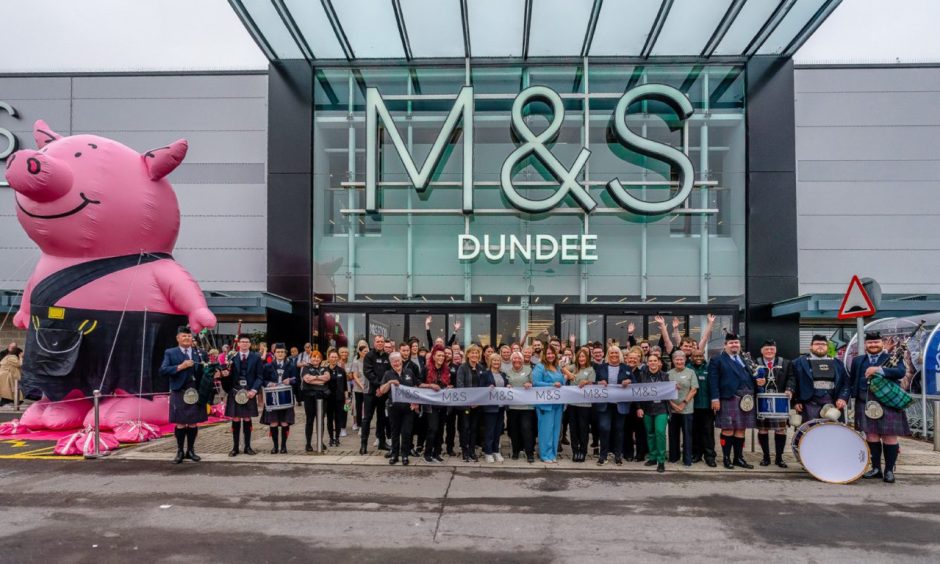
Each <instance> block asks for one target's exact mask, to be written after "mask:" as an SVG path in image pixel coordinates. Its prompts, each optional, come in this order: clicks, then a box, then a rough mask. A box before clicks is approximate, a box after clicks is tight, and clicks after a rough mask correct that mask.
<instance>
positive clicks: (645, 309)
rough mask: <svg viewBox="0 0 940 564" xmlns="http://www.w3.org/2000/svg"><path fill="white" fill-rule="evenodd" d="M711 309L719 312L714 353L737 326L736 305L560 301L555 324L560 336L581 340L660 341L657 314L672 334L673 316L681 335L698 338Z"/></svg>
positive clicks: (713, 338)
mask: <svg viewBox="0 0 940 564" xmlns="http://www.w3.org/2000/svg"><path fill="white" fill-rule="evenodd" d="M709 313H711V314H713V315H715V316H716V320H715V325H714V327H713V329H712V334H711V338H710V339H709V342H708V345H707V348H708V351H709V353H712V352H715V351H720V350H721V343H722V340H723V338H724V334H725V332H727V331H730V330H733V329H734V328H736V327H737V326H738V307H737V306H734V305H730V306H727V305H726V306H696V305H685V306H680V305H679V304H675V305H672V304H659V305H645V304H644V305H639V304H638V305H631V306H621V305H603V304H588V305H569V304H557V305H556V306H555V327H559V328H560V329H561V332H560V333H559V337H561V338H563V339H565V338H568V336H569V335H574V336H575V341H576V342H578V343H586V342H589V341H590V342H594V341H599V342H601V343H605V344H606V343H607V340H608V339H614V340H616V341H617V342H618V343H619V344H620V345H621V346H623V345H624V344H626V343H628V342H629V336H630V335H631V334H632V336H633V338H634V339H636V340H637V341H640V340H642V339H647V340H649V341H650V342H651V343H653V344H657V343H658V342H659V340H660V337H661V334H660V329H659V325H658V324H657V323H656V321H655V318H656V316H657V315H662V316H663V318H664V319H665V321H666V327H667V328H668V330H669V332H670V336H672V323H673V319H678V320H679V333H680V335H682V336H686V335H691V336H692V337H693V338H695V339H696V340H699V339H700V338H701V335H702V330H703V329H704V327H706V324H707V315H708V314H709ZM631 329H632V333H631V331H630V330H631Z"/></svg>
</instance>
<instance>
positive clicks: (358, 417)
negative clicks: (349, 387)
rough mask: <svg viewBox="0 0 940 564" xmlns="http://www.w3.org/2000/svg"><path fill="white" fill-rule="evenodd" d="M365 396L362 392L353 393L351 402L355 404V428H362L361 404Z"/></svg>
mask: <svg viewBox="0 0 940 564" xmlns="http://www.w3.org/2000/svg"><path fill="white" fill-rule="evenodd" d="M364 396H365V394H363V393H362V392H353V401H355V402H356V418H355V421H356V427H362V403H363V397H364Z"/></svg>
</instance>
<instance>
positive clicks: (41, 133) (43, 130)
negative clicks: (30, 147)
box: [33, 119, 62, 149]
mask: <svg viewBox="0 0 940 564" xmlns="http://www.w3.org/2000/svg"><path fill="white" fill-rule="evenodd" d="M33 139H35V140H36V148H38V149H42V148H43V147H45V146H46V145H48V144H49V143H52V142H53V141H56V140H58V139H62V136H61V135H59V134H58V133H56V132H55V131H52V128H51V127H49V125H48V124H46V122H44V121H42V120H41V119H40V120H36V123H35V124H34V125H33Z"/></svg>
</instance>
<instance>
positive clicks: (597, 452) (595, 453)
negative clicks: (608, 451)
mask: <svg viewBox="0 0 940 564" xmlns="http://www.w3.org/2000/svg"><path fill="white" fill-rule="evenodd" d="M600 453H601V449H600V447H594V456H597V455H599V454H600Z"/></svg>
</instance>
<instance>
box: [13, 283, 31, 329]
mask: <svg viewBox="0 0 940 564" xmlns="http://www.w3.org/2000/svg"><path fill="white" fill-rule="evenodd" d="M35 286H36V272H35V271H33V273H32V274H31V275H30V276H29V280H27V281H26V287H25V288H23V296H22V297H21V298H20V309H19V311H17V312H16V315H14V316H13V325H15V326H16V327H19V328H20V329H26V328H27V327H29V301H30V298H32V295H33V288H34V287H35Z"/></svg>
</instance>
